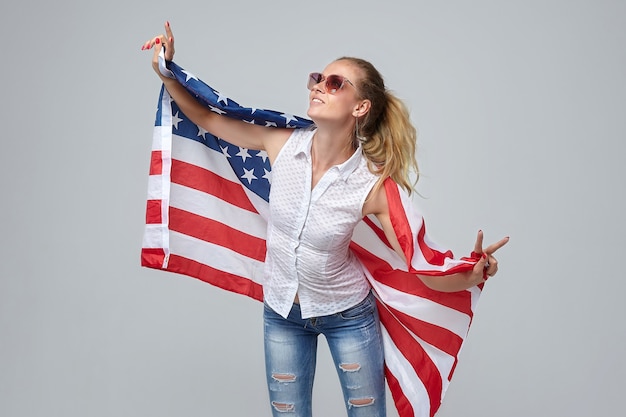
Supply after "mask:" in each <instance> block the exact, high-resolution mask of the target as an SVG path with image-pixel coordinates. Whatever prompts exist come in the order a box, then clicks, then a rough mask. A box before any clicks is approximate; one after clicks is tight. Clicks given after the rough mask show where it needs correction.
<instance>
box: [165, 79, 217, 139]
mask: <svg viewBox="0 0 626 417" xmlns="http://www.w3.org/2000/svg"><path fill="white" fill-rule="evenodd" d="M158 75H159V78H161V81H163V85H165V89H166V90H167V92H168V93H169V94H170V96H172V99H173V100H174V101H175V102H176V105H177V106H178V107H179V108H180V110H181V111H182V112H183V113H184V114H185V116H187V117H188V118H189V120H191V121H192V122H193V123H194V124H196V125H199V126H202V127H204V128H205V129H207V127H209V125H210V124H211V119H212V118H217V117H218V115H217V114H216V113H213V112H211V111H210V110H209V109H208V108H207V107H205V106H203V105H202V104H200V103H199V102H198V101H197V100H196V99H195V98H193V96H192V95H191V94H189V92H188V91H187V90H186V89H185V87H183V85H182V84H180V83H179V82H178V81H177V80H176V79H174V78H168V77H165V76H163V75H162V74H160V73H158ZM207 130H208V129H207Z"/></svg>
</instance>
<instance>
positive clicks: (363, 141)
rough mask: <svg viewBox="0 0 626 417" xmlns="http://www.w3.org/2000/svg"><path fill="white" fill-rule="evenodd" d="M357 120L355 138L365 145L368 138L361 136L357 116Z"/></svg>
mask: <svg viewBox="0 0 626 417" xmlns="http://www.w3.org/2000/svg"><path fill="white" fill-rule="evenodd" d="M355 119H356V123H355V132H354V134H355V136H356V138H357V139H358V140H359V142H361V143H365V142H367V138H366V137H365V136H361V135H359V116H355Z"/></svg>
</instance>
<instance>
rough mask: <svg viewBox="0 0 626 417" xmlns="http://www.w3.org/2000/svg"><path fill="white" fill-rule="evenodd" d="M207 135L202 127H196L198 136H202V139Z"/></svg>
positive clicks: (206, 131)
mask: <svg viewBox="0 0 626 417" xmlns="http://www.w3.org/2000/svg"><path fill="white" fill-rule="evenodd" d="M207 133H209V131H208V130H205V129H204V128H203V127H201V126H198V136H202V139H206V136H204V135H206V134H207Z"/></svg>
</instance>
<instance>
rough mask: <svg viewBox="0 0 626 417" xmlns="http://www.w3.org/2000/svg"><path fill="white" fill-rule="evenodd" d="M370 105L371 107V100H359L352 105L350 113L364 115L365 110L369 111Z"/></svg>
mask: <svg viewBox="0 0 626 417" xmlns="http://www.w3.org/2000/svg"><path fill="white" fill-rule="evenodd" d="M371 107H372V102H371V101H369V100H361V101H359V102H358V103H357V104H356V106H355V107H354V110H353V111H352V115H353V116H354V117H362V116H365V115H366V114H367V112H368V111H370V108H371Z"/></svg>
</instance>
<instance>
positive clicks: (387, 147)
mask: <svg viewBox="0 0 626 417" xmlns="http://www.w3.org/2000/svg"><path fill="white" fill-rule="evenodd" d="M343 60H345V61H348V62H350V63H352V64H353V65H354V66H356V67H357V68H358V69H360V71H361V73H362V78H361V79H360V80H357V82H356V88H357V91H358V93H359V96H360V98H361V99H367V100H369V101H370V102H371V107H370V110H369V111H368V112H367V113H366V114H365V115H364V116H362V117H361V118H360V119H359V120H357V131H356V136H357V137H361V138H362V139H361V144H362V149H363V154H364V155H365V157H366V158H367V160H368V161H369V168H370V171H372V173H374V174H376V175H379V176H380V179H379V180H378V182H377V183H376V186H375V190H377V189H378V188H379V187H380V186H381V185H382V183H383V181H384V180H385V179H386V178H391V179H392V180H393V181H395V182H396V183H397V184H398V185H400V186H401V187H402V188H404V189H405V190H406V191H407V192H408V193H411V192H412V191H413V187H414V185H415V183H416V182H417V180H418V179H419V169H418V166H417V159H416V158H415V150H416V146H417V131H416V130H415V127H414V126H413V124H412V123H411V120H410V116H409V111H408V109H407V107H406V106H405V104H404V103H403V102H402V100H400V99H399V98H397V97H396V96H394V95H393V94H392V93H391V92H389V91H388V90H387V89H386V87H385V83H384V81H383V77H382V76H381V74H380V73H379V72H378V70H377V69H376V68H375V67H374V66H373V65H372V64H371V63H370V62H368V61H366V60H364V59H361V58H354V57H342V58H339V59H338V60H337V61H343ZM411 171H413V172H414V173H415V180H414V181H413V182H411V178H410V176H411Z"/></svg>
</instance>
